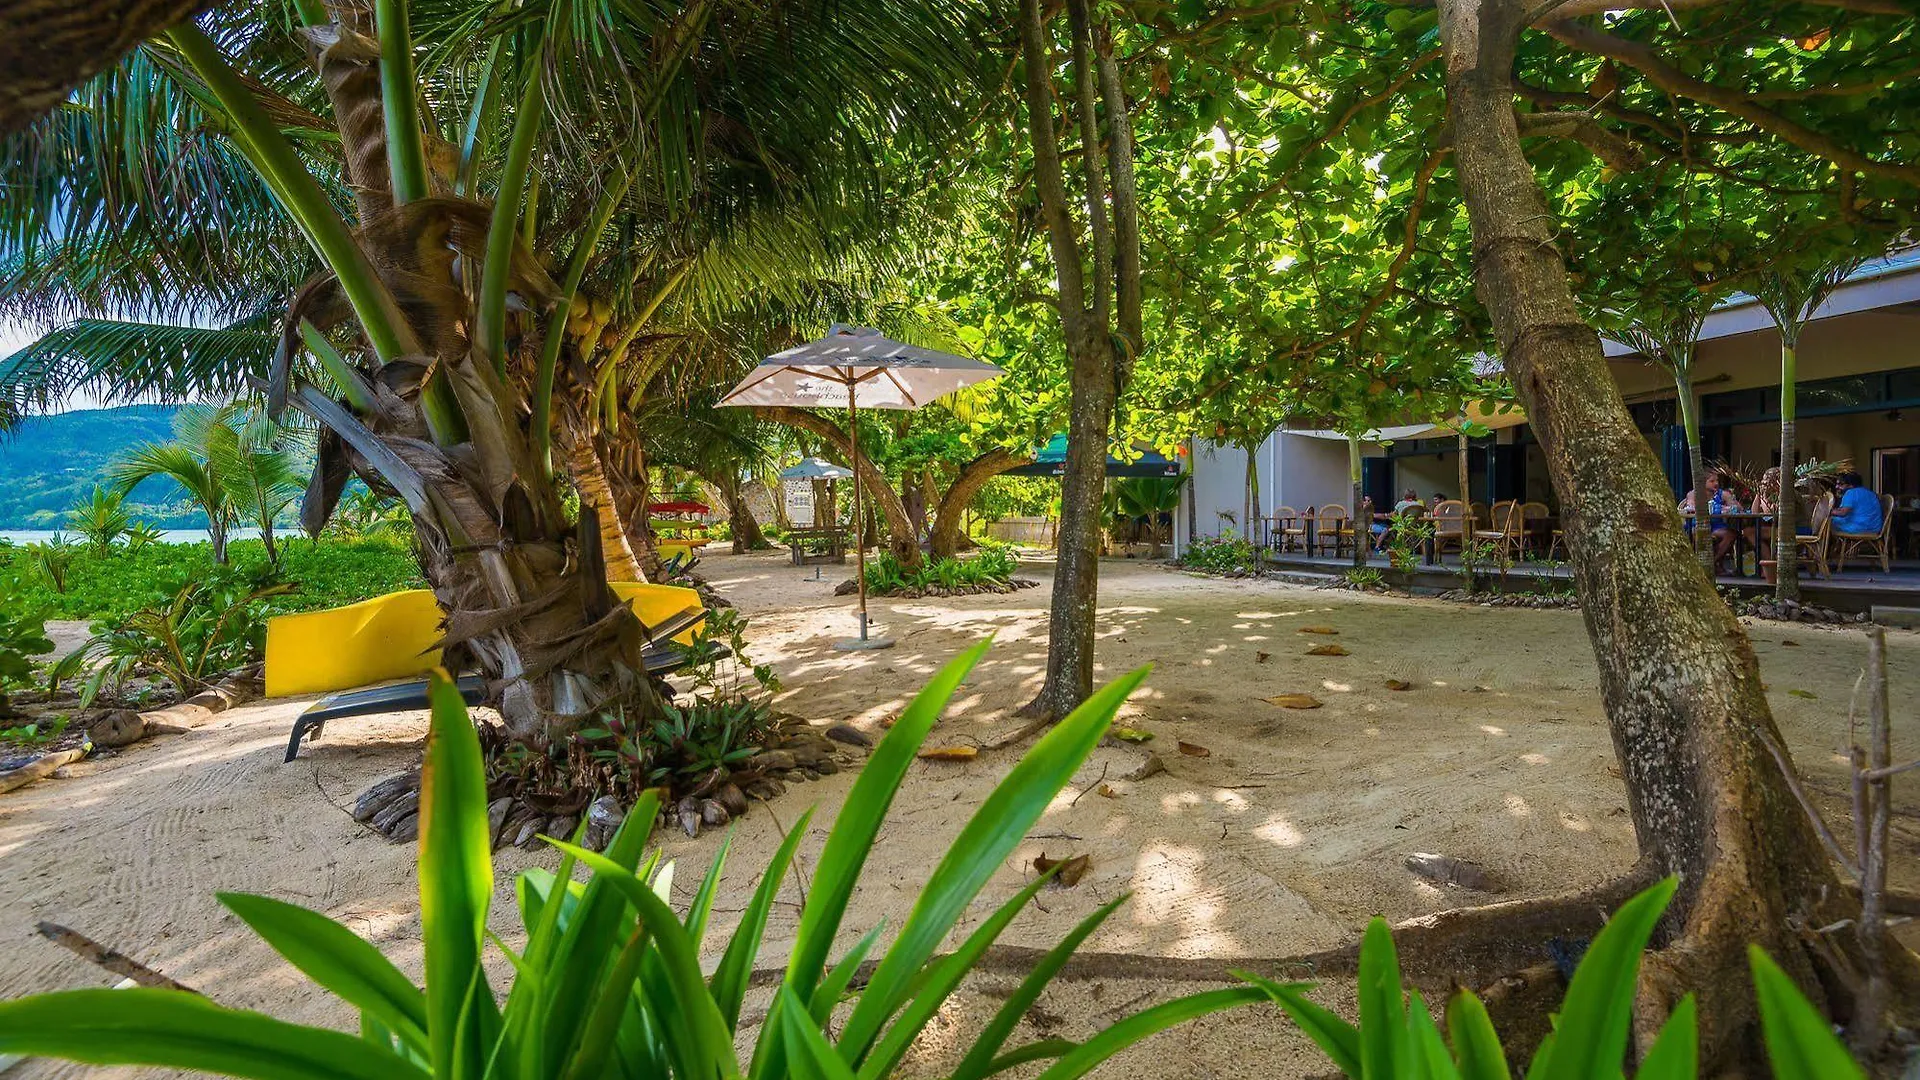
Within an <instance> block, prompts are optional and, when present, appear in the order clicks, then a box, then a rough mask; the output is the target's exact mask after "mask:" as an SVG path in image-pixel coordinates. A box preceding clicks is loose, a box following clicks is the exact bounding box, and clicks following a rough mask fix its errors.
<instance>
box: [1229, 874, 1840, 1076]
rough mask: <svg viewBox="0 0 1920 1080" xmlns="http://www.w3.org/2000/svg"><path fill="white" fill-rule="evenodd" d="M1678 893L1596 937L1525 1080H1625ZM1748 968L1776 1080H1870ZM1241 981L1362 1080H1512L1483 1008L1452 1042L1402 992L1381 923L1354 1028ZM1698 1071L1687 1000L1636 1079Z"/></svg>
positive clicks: (1476, 1007) (1664, 892)
mask: <svg viewBox="0 0 1920 1080" xmlns="http://www.w3.org/2000/svg"><path fill="white" fill-rule="evenodd" d="M1677 884H1678V879H1676V878H1668V879H1666V880H1665V881H1662V882H1660V883H1658V884H1656V885H1654V886H1653V887H1652V888H1650V889H1647V890H1646V891H1645V892H1642V893H1641V894H1639V895H1638V896H1635V897H1634V898H1633V899H1631V900H1628V901H1627V902H1626V903H1625V904H1622V905H1621V906H1620V910H1619V911H1617V912H1615V913H1614V916H1613V918H1612V919H1611V920H1609V921H1608V922H1607V925H1606V927H1605V928H1604V929H1602V930H1601V931H1600V933H1599V934H1598V935H1596V936H1595V937H1594V939H1593V944H1592V945H1591V946H1590V947H1589V948H1588V949H1587V952H1586V955H1584V956H1583V957H1581V960H1580V966H1579V967H1578V969H1576V970H1575V971H1574V973H1573V979H1572V981H1571V982H1570V983H1569V984H1568V985H1567V994H1566V997H1565V999H1564V1000H1563V1001H1562V1002H1561V1005H1560V1011H1559V1012H1558V1014H1556V1016H1555V1018H1554V1029H1553V1033H1552V1034H1550V1035H1548V1036H1547V1037H1546V1038H1545V1039H1544V1040H1542V1041H1541V1043H1540V1046H1539V1048H1538V1049H1537V1050H1536V1051H1535V1052H1534V1057H1533V1061H1532V1063H1531V1064H1530V1065H1529V1067H1528V1068H1527V1072H1526V1075H1527V1078H1528V1080H1617V1078H1618V1077H1620V1076H1621V1075H1622V1074H1621V1069H1620V1063H1621V1062H1622V1061H1623V1060H1624V1059H1625V1057H1626V1052H1627V1036H1628V1033H1629V1031H1630V1029H1631V1026H1632V1020H1633V998H1634V990H1635V987H1636V986H1637V980H1638V978H1639V974H1640V957H1641V954H1642V953H1643V952H1645V950H1646V947H1647V940H1648V938H1650V937H1651V936H1652V934H1653V928H1654V926H1655V924H1657V923H1658V922H1659V921H1660V916H1661V914H1662V913H1663V912H1665V911H1666V909H1667V903H1668V901H1670V900H1671V899H1672V898H1673V892H1674V889H1675V887H1676V886H1677ZM1749 958H1750V963H1751V965H1752V968H1753V981H1754V985H1755V987H1756V988H1757V989H1758V991H1759V998H1760V1019H1761V1024H1762V1027H1763V1028H1764V1031H1765V1038H1766V1044H1767V1050H1768V1053H1769V1055H1770V1057H1771V1059H1772V1063H1773V1075H1774V1076H1775V1077H1776V1078H1777V1080H1847V1078H1860V1077H1862V1076H1863V1074H1862V1072H1861V1071H1860V1067H1859V1066H1858V1065H1856V1064H1854V1062H1853V1059H1852V1058H1851V1057H1849V1056H1848V1054H1847V1051H1846V1048H1845V1047H1844V1046H1842V1045H1841V1044H1840V1041H1839V1040H1838V1039H1836V1038H1834V1035H1833V1031H1832V1029H1831V1028H1830V1027H1829V1026H1828V1024H1827V1021H1826V1020H1825V1019H1823V1018H1822V1017H1821V1016H1820V1014H1819V1012H1818V1011H1817V1010H1815V1009H1814V1007H1813V1006H1812V1005H1811V1004H1809V1003H1808V1002H1807V999H1806V998H1805V997H1803V996H1801V994H1800V991H1799V989H1798V988H1796V987H1795V986H1794V985H1793V981H1792V980H1791V979H1789V978H1788V977H1787V976H1786V974H1785V973H1784V972H1782V971H1781V970H1780V968H1779V967H1778V966H1777V965H1776V964H1774V962H1773V961H1772V960H1771V959H1770V958H1768V956H1767V955H1766V953H1764V952H1762V951H1761V950H1759V949H1757V948H1754V949H1750V950H1749ZM1242 978H1245V979H1247V980H1249V981H1251V982H1253V983H1255V984H1257V985H1260V986H1262V987H1264V988H1266V990H1267V992H1268V994H1269V995H1271V996H1272V998H1273V1000H1274V1001H1275V1003H1277V1004H1278V1005H1279V1006H1280V1008H1281V1010H1282V1011H1284V1012H1285V1013H1286V1014H1287V1016H1288V1017H1290V1018H1291V1019H1292V1020H1293V1022H1294V1023H1295V1024H1298V1025H1299V1027H1300V1030H1301V1031H1302V1032H1304V1033H1305V1034H1306V1035H1307V1037H1308V1038H1311V1039H1312V1040H1313V1041H1314V1043H1315V1044H1317V1045H1318V1046H1319V1047H1320V1049H1321V1050H1323V1051H1325V1053H1326V1055H1327V1057H1328V1058H1330V1059H1332V1061H1333V1063H1334V1065H1335V1066H1337V1067H1338V1068H1339V1069H1340V1071H1341V1072H1342V1073H1344V1074H1346V1075H1347V1076H1350V1077H1353V1078H1355V1080H1401V1078H1407V1080H1509V1075H1510V1074H1509V1073H1508V1070H1507V1054H1506V1051H1505V1050H1504V1049H1503V1048H1502V1047H1501V1045H1500V1037H1499V1035H1498V1034H1497V1033H1496V1032H1495V1031H1494V1028H1493V1022H1492V1020H1490V1019H1489V1018H1488V1016H1487V1010H1486V1007H1485V1006H1483V1005H1482V1004H1481V1003H1480V999H1479V998H1478V997H1475V996H1474V995H1473V994H1472V993H1471V992H1470V991H1466V990H1460V991H1457V992H1456V993H1455V994H1454V995H1453V998H1452V1000H1450V1001H1448V1002H1447V1008H1446V1022H1447V1037H1446V1038H1443V1037H1442V1036H1441V1034H1440V1029H1439V1026H1438V1025H1436V1024H1435V1023H1434V1021H1433V1016H1432V1014H1431V1013H1430V1012H1429V1011H1428V1009H1427V1004H1426V1002H1425V1001H1424V1000H1423V999H1422V998H1421V996H1420V992H1419V991H1418V990H1405V989H1403V987H1402V985H1401V980H1400V962H1399V959H1398V958H1397V956H1396V955H1395V952H1394V947H1393V934H1392V933H1391V932H1390V931H1389V930H1388V929H1387V924H1386V920H1384V919H1379V918H1376V919H1374V920H1373V922H1372V923H1370V924H1369V925H1368V926H1367V932H1366V936H1365V938H1364V939H1363V940H1362V943H1361V946H1360V987H1359V995H1360V1023H1359V1024H1358V1025H1357V1026H1356V1025H1353V1024H1349V1023H1347V1022H1346V1021H1345V1020H1342V1019H1341V1018H1340V1017H1338V1016H1336V1015H1334V1014H1333V1013H1332V1012H1329V1011H1328V1010H1327V1009H1325V1008H1322V1007H1321V1006H1319V1005H1316V1004H1314V1003H1313V1002H1311V1001H1308V1000H1307V999H1306V997H1305V996H1304V995H1303V994H1302V992H1301V988H1300V987H1299V986H1298V985H1283V984H1280V983H1274V982H1271V981H1268V980H1266V979H1262V978H1260V977H1258V976H1255V975H1242ZM1449 1042H1451V1043H1452V1047H1451V1049H1449V1047H1448V1043H1449ZM1698 1069H1699V1034H1698V1031H1697V1030H1696V1026H1695V1014H1694V1001H1693V995H1691V994H1689V995H1687V996H1686V997H1684V998H1682V999H1681V1000H1680V1004H1679V1005H1677V1006H1676V1007H1675V1008H1674V1010H1673V1012H1672V1013H1671V1014H1669V1015H1668V1017H1667V1022H1666V1025H1665V1026H1664V1027H1663V1028H1662V1029H1661V1031H1660V1033H1659V1035H1658V1036H1656V1037H1655V1039H1654V1042H1653V1045H1652V1046H1650V1047H1647V1048H1646V1053H1645V1055H1644V1056H1643V1057H1642V1058H1641V1061H1640V1069H1639V1071H1638V1072H1637V1073H1636V1074H1635V1075H1636V1076H1637V1077H1638V1078H1639V1080H1686V1078H1691V1077H1693V1076H1695V1075H1697V1073H1698Z"/></svg>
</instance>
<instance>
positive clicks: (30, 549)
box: [0, 537, 425, 620]
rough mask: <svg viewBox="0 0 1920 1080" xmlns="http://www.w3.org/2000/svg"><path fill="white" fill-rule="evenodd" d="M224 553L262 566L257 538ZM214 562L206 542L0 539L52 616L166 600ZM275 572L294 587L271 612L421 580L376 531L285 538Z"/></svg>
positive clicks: (31, 593)
mask: <svg viewBox="0 0 1920 1080" xmlns="http://www.w3.org/2000/svg"><path fill="white" fill-rule="evenodd" d="M227 553H228V559H229V565H230V566H231V567H233V568H234V570H235V571H238V572H251V571H253V570H255V569H258V568H263V567H265V566H266V565H267V556H266V549H265V547H264V546H262V544H261V543H260V541H258V540H235V541H232V542H231V543H230V544H228V547H227ZM49 557H51V558H53V559H54V560H56V561H57V562H59V564H60V572H59V581H60V584H61V585H62V586H63V587H62V588H58V589H56V588H54V587H53V584H52V583H51V580H52V579H51V578H50V577H49V575H48V573H47V571H46V569H45V566H44V564H45V562H46V561H47V559H48V558H49ZM213 566H214V563H213V556H212V554H211V551H210V549H209V545H207V544H204V543H201V544H159V543H146V544H141V545H138V546H135V545H133V544H131V543H129V544H126V545H121V546H119V547H115V548H114V549H113V550H112V551H110V552H108V553H107V554H105V555H99V556H91V555H88V554H86V553H85V551H84V550H83V549H82V548H80V547H79V546H78V545H74V544H70V543H69V544H64V545H61V546H59V547H58V548H56V549H54V550H53V551H51V552H50V551H49V545H47V544H29V545H24V546H18V547H16V546H12V545H0V574H4V573H7V572H8V571H13V572H15V573H18V574H19V575H20V576H21V578H22V588H23V598H24V600H25V602H26V603H28V604H30V605H32V606H35V607H39V608H42V609H44V610H45V611H46V612H47V617H48V618H56V619H88V620H96V619H101V620H105V619H116V618H122V617H125V616H127V615H130V614H132V613H133V612H136V611H140V610H142V609H145V608H151V607H155V606H157V605H160V604H164V603H166V602H168V601H170V600H171V599H173V597H174V596H175V594H177V593H178V592H179V591H180V589H181V587H182V586H184V585H185V584H186V583H187V582H188V581H190V580H193V579H194V578H196V577H201V576H204V575H206V574H207V573H208V572H209V571H210V570H212V569H213ZM278 579H279V580H281V581H284V582H287V583H288V584H290V585H292V586H293V587H294V588H293V591H292V592H289V593H287V594H285V595H283V596H277V597H275V598H273V600H272V601H271V602H270V603H269V605H268V607H269V610H270V611H271V612H274V613H279V612H287V611H313V610H317V609H320V608H329V607H338V606H340V605H341V604H351V603H354V602H356V601H360V600H366V599H368V598H370V597H374V596H381V595H384V594H386V593H390V592H398V591H399V590H402V589H418V588H422V587H424V585H425V582H424V581H423V580H422V579H421V577H420V570H419V564H418V563H417V562H416V561H415V560H414V557H413V552H412V550H411V548H409V547H408V546H407V545H406V544H405V543H402V542H399V541H395V540H391V539H378V538H366V539H360V540H340V539H334V538H331V537H327V538H323V539H321V540H320V541H319V542H317V543H316V542H312V541H304V540H302V541H293V542H284V541H283V542H282V544H281V551H280V569H279V575H278Z"/></svg>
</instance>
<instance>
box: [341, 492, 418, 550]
mask: <svg viewBox="0 0 1920 1080" xmlns="http://www.w3.org/2000/svg"><path fill="white" fill-rule="evenodd" d="M327 527H328V528H329V529H331V530H333V531H334V532H336V533H339V534H340V535H341V536H344V537H346V538H348V539H350V540H358V539H366V538H370V537H384V538H388V539H397V538H400V537H405V536H409V535H411V534H412V532H413V518H412V517H411V516H410V515H408V513H407V506H406V504H405V503H403V502H401V501H400V500H398V499H394V498H390V497H387V496H383V495H381V494H380V493H379V492H377V491H374V490H373V489H372V488H369V487H367V486H366V485H364V484H353V485H351V486H349V487H348V489H347V493H346V494H345V495H344V496H342V497H341V499H340V505H339V507H338V508H336V509H335V510H334V512H333V520H332V521H330V522H329V523H328V525H327Z"/></svg>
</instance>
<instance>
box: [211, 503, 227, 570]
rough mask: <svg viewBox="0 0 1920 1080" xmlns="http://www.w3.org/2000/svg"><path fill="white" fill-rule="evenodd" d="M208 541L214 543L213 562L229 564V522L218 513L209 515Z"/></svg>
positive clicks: (219, 564) (220, 564)
mask: <svg viewBox="0 0 1920 1080" xmlns="http://www.w3.org/2000/svg"><path fill="white" fill-rule="evenodd" d="M207 541H208V542H209V543H211V544H212V545H213V564H214V565H215V566H225V565H227V523H226V522H225V521H222V520H221V519H220V517H219V515H217V514H208V515H207Z"/></svg>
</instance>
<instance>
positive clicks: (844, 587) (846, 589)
mask: <svg viewBox="0 0 1920 1080" xmlns="http://www.w3.org/2000/svg"><path fill="white" fill-rule="evenodd" d="M859 591H860V583H859V582H857V581H855V580H853V579H852V578H848V579H847V580H845V581H843V582H841V583H840V584H838V585H835V586H834V587H833V595H835V596H852V595H853V594H854V593H857V592H859Z"/></svg>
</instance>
